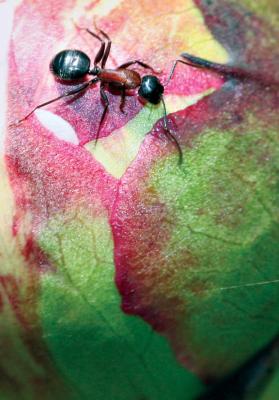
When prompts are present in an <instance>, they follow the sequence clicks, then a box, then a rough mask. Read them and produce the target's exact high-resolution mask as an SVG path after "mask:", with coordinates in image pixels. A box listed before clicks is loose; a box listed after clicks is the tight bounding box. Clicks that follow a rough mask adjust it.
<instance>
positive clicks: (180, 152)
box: [161, 96, 183, 166]
mask: <svg viewBox="0 0 279 400" xmlns="http://www.w3.org/2000/svg"><path fill="white" fill-rule="evenodd" d="M161 101H162V104H163V108H164V116H163V119H164V129H165V133H166V136H167V137H168V138H169V139H170V140H171V141H172V143H173V144H174V145H175V147H176V148H177V150H178V156H179V158H178V165H179V166H181V164H182V161H183V153H182V150H181V147H180V144H179V143H178V140H177V139H176V137H175V136H174V135H173V134H172V132H171V130H170V128H169V124H168V119H167V108H166V103H165V100H164V98H163V96H162V98H161Z"/></svg>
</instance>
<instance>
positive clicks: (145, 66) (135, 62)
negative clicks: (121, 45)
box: [117, 60, 160, 73]
mask: <svg viewBox="0 0 279 400" xmlns="http://www.w3.org/2000/svg"><path fill="white" fill-rule="evenodd" d="M133 64H138V65H140V66H141V67H144V68H147V69H150V70H151V71H152V72H154V73H158V72H160V71H155V69H154V68H152V67H151V66H150V65H148V64H145V63H144V62H142V61H140V60H133V61H128V62H126V63H124V64H121V65H119V67H117V69H119V68H127V67H130V65H133Z"/></svg>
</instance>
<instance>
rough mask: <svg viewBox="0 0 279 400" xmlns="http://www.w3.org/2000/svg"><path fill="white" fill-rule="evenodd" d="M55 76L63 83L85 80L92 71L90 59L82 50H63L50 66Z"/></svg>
mask: <svg viewBox="0 0 279 400" xmlns="http://www.w3.org/2000/svg"><path fill="white" fill-rule="evenodd" d="M49 68H50V70H51V72H52V73H53V75H55V76H56V77H57V78H59V79H61V80H63V81H73V80H76V79H81V78H84V77H85V76H86V75H87V74H88V72H89V70H90V59H89V57H88V56H87V55H86V54H85V53H84V52H83V51H80V50H63V51H60V52H59V53H58V54H56V56H55V57H54V58H53V59H52V61H51V62H50V66H49Z"/></svg>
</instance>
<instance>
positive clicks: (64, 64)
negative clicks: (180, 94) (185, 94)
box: [17, 28, 183, 165]
mask: <svg viewBox="0 0 279 400" xmlns="http://www.w3.org/2000/svg"><path fill="white" fill-rule="evenodd" d="M79 29H84V30H86V31H87V32H88V33H89V34H90V35H92V36H93V37H94V38H96V39H98V40H99V41H100V42H101V45H100V48H99V51H98V52H97V54H96V56H95V58H94V62H93V68H90V64H91V61H90V58H89V57H88V56H87V54H85V53H84V52H83V51H80V50H63V51H60V52H59V53H58V54H56V55H55V56H54V58H53V59H52V61H51V62H50V71H51V72H52V74H53V75H54V76H55V77H56V78H58V79H59V80H61V81H65V82H67V81H76V80H81V79H84V78H85V77H86V75H92V76H93V77H94V78H92V79H90V80H88V81H87V82H85V83H83V84H82V85H80V86H79V87H77V88H75V89H73V90H70V91H69V92H67V93H64V94H62V95H61V96H58V97H56V98H54V99H52V100H49V101H46V102H45V103H42V104H39V105H38V106H36V107H35V108H34V109H33V110H32V111H30V112H29V114H27V115H26V116H25V117H24V118H22V119H21V120H19V121H18V122H17V123H21V122H22V121H25V120H26V119H27V118H28V117H30V115H31V114H33V113H34V112H35V111H36V110H37V109H38V108H41V107H44V106H46V105H48V104H51V103H53V102H55V101H57V100H60V99H62V98H65V97H68V96H73V95H75V94H78V93H81V92H84V91H85V90H87V89H88V88H89V87H90V86H92V85H93V84H95V83H97V82H100V96H101V100H102V101H103V104H104V110H103V113H102V116H101V119H100V123H99V127H98V130H97V134H96V138H95V143H97V140H98V137H99V133H100V129H101V127H102V124H103V121H104V119H105V116H106V113H107V111H108V107H109V100H108V97H107V95H106V93H105V91H104V87H105V86H106V85H108V86H109V87H114V88H117V89H119V90H121V103H120V110H121V112H123V108H124V103H125V92H126V90H130V89H136V88H139V89H138V95H139V96H140V97H141V98H143V99H144V100H145V101H147V102H149V103H151V104H159V103H160V102H162V104H163V109H164V116H163V121H164V130H165V133H166V136H167V137H168V138H169V139H170V140H171V141H172V142H173V143H174V145H175V146H176V147H177V150H178V154H179V165H180V164H181V163H182V159H183V155H182V150H181V147H180V145H179V143H178V141H177V139H176V138H175V136H174V135H173V134H172V133H171V131H170V129H169V126H168V120H167V111H166V105H165V102H164V98H163V93H164V86H163V85H162V84H161V82H160V81H159V79H158V78H157V77H156V76H155V75H145V76H143V77H141V76H140V74H139V73H138V72H136V71H135V70H132V69H128V67H130V66H131V65H134V64H138V65H140V66H142V67H143V68H146V69H149V70H151V71H152V73H153V74H154V73H155V70H154V69H153V68H152V67H151V66H149V65H148V64H146V63H144V62H142V61H140V60H133V61H128V62H126V63H124V64H121V65H120V66H118V67H117V68H116V69H108V68H106V62H107V59H108V56H109V54H110V49H111V40H110V38H109V36H108V35H107V34H106V33H105V32H104V31H102V30H101V29H98V34H96V33H94V32H92V31H91V30H89V29H85V28H79ZM101 35H102V36H103V38H102V37H101ZM104 39H106V41H107V42H106V41H105V40H104Z"/></svg>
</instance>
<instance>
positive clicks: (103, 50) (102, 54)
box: [86, 29, 106, 65]
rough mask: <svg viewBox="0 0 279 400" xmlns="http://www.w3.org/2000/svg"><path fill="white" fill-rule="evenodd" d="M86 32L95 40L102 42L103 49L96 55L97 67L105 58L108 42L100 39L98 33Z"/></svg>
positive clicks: (88, 30)
mask: <svg viewBox="0 0 279 400" xmlns="http://www.w3.org/2000/svg"><path fill="white" fill-rule="evenodd" d="M86 32H88V33H89V34H90V35H91V36H94V38H96V39H98V40H99V41H100V42H101V47H100V49H99V51H98V53H97V54H96V56H95V58H94V65H97V64H98V63H99V62H100V61H101V60H102V58H103V56H104V53H105V48H106V42H105V41H104V40H103V39H102V38H100V36H98V35H96V33H94V32H92V31H90V29H86Z"/></svg>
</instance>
